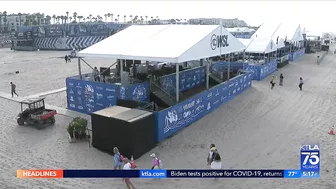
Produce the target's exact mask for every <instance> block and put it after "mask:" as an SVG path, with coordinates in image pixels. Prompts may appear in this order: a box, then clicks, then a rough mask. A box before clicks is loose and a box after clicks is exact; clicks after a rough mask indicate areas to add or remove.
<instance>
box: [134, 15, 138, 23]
mask: <svg viewBox="0 0 336 189" xmlns="http://www.w3.org/2000/svg"><path fill="white" fill-rule="evenodd" d="M133 22H134V23H136V24H137V23H138V15H136V16H135V17H134V18H133Z"/></svg>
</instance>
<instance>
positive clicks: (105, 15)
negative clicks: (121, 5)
mask: <svg viewBox="0 0 336 189" xmlns="http://www.w3.org/2000/svg"><path fill="white" fill-rule="evenodd" d="M104 17H105V22H107V14H104Z"/></svg>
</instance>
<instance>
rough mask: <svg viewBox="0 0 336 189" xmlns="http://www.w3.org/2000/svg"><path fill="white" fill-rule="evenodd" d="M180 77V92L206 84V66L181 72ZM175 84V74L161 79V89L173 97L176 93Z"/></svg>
mask: <svg viewBox="0 0 336 189" xmlns="http://www.w3.org/2000/svg"><path fill="white" fill-rule="evenodd" d="M179 76H180V77H179V91H180V92H183V91H186V90H188V89H191V88H194V87H196V86H199V85H202V84H204V83H205V66H202V67H198V68H193V69H190V70H185V71H181V72H180V73H179ZM175 82H176V74H175V73H173V74H169V75H165V76H162V77H160V87H161V88H162V89H163V90H165V91H166V92H167V93H169V94H170V95H172V96H174V95H175V93H176V84H175Z"/></svg>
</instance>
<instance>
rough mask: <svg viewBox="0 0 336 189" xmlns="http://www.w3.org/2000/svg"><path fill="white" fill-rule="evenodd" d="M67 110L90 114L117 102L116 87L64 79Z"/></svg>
mask: <svg viewBox="0 0 336 189" xmlns="http://www.w3.org/2000/svg"><path fill="white" fill-rule="evenodd" d="M66 86H67V97H68V109H70V110H73V111H77V112H81V113H85V114H91V113H92V112H94V111H98V110H101V109H104V108H106V107H109V106H113V105H115V104H116V102H117V98H116V96H117V95H116V86H115V85H113V84H104V83H94V82H89V81H83V80H76V79H70V78H67V79H66Z"/></svg>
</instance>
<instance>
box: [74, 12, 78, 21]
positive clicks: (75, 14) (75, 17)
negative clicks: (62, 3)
mask: <svg viewBox="0 0 336 189" xmlns="http://www.w3.org/2000/svg"><path fill="white" fill-rule="evenodd" d="M77 15H78V14H77V12H74V13H73V19H74V22H76V19H77Z"/></svg>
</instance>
